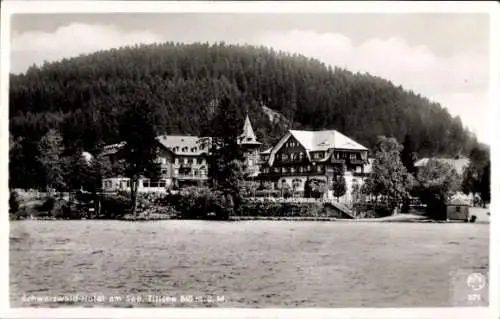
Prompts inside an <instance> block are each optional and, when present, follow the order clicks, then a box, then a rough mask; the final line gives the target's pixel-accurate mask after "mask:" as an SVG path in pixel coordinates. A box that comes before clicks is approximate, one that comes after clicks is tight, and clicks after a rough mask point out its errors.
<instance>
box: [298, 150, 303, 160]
mask: <svg viewBox="0 0 500 319" xmlns="http://www.w3.org/2000/svg"><path fill="white" fill-rule="evenodd" d="M299 159H300V160H303V159H304V153H302V152H299Z"/></svg>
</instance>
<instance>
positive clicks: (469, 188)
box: [462, 147, 491, 204]
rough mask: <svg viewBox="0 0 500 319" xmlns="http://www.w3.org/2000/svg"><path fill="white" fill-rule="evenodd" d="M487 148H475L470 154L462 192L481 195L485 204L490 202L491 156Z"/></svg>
mask: <svg viewBox="0 0 500 319" xmlns="http://www.w3.org/2000/svg"><path fill="white" fill-rule="evenodd" d="M489 153H490V152H489V149H488V148H487V147H475V148H474V149H473V150H472V151H471V153H470V154H469V160H470V162H469V165H468V166H467V167H466V168H465V170H464V172H463V179H462V191H463V192H464V193H466V194H470V193H472V194H473V195H477V194H479V195H480V196H481V200H482V201H483V204H486V203H488V202H489V201H490V189H489V188H490V174H491V173H490V165H491V164H490V163H491V160H490V154H489Z"/></svg>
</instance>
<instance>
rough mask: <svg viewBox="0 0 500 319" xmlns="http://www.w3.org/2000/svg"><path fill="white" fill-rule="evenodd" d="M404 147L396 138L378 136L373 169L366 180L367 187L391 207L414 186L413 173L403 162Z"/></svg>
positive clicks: (400, 202)
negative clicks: (401, 153) (401, 154)
mask: <svg viewBox="0 0 500 319" xmlns="http://www.w3.org/2000/svg"><path fill="white" fill-rule="evenodd" d="M402 148H403V147H402V146H401V145H400V144H399V143H398V142H397V140H396V139H395V138H387V137H385V136H380V137H378V139H377V145H376V147H375V156H374V162H373V171H372V174H371V175H370V176H369V177H368V179H367V181H366V184H367V186H366V189H367V190H369V191H370V192H371V194H372V195H374V196H376V197H377V198H379V197H382V199H383V200H384V201H385V202H386V203H387V204H388V205H389V207H390V208H391V209H394V208H396V207H397V206H398V205H399V204H402V203H403V201H404V200H405V199H407V198H408V197H409V196H410V195H409V190H410V188H411V186H412V177H411V174H409V173H408V171H407V170H406V168H405V167H404V165H403V163H402V162H401V156H400V152H401V150H402Z"/></svg>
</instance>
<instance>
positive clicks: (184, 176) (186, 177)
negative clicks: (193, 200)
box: [175, 174, 208, 181]
mask: <svg viewBox="0 0 500 319" xmlns="http://www.w3.org/2000/svg"><path fill="white" fill-rule="evenodd" d="M175 178H176V179H178V180H190V181H198V180H200V181H202V180H206V179H207V178H208V177H207V175H190V174H189V175H188V174H179V175H177V176H175Z"/></svg>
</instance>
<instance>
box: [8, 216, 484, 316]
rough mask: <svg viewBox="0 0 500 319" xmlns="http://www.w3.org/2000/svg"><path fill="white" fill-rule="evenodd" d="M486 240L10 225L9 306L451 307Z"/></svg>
mask: <svg viewBox="0 0 500 319" xmlns="http://www.w3.org/2000/svg"><path fill="white" fill-rule="evenodd" d="M488 241H489V225H488V224H466V223H463V224H462V223H458V224H419V223H418V224H413V223H407V224H394V223H355V222H286V221H275V222H272V221H248V222H217V221H213V222H211V221H178V220H169V221H158V222H143V223H141V222H135V223H134V222H123V221H96V220H90V221H14V222H11V223H10V295H11V306H12V307H19V306H65V307H67V306H72V305H73V306H91V307H92V306H93V307H103V306H118V307H141V306H161V307H165V306H176V307H179V306H203V307H205V306H213V307H363V306H365V307H403V306H405V307H410V306H411V307H420V306H423V307H435V306H451V305H453V304H454V298H455V297H453V296H454V292H453V289H455V288H453V289H451V288H450V287H452V284H453V282H452V281H453V280H452V279H450V272H451V271H452V270H456V269H458V270H461V269H462V270H463V269H465V270H468V269H473V270H477V271H486V270H487V268H488ZM75 295H79V296H80V297H79V298H89V299H71V300H72V301H68V300H66V301H64V302H63V301H62V299H61V300H58V302H56V303H54V302H53V301H55V300H53V301H51V300H48V299H43V298H49V297H50V298H53V297H57V296H66V297H68V296H75ZM91 296H96V297H95V298H98V299H90V298H91ZM161 296H162V297H161ZM188 296H193V297H194V299H193V300H191V299H190V297H188ZM197 296H200V297H203V300H202V299H196V298H195V297H197ZM115 297H116V298H115ZM132 297H133V298H132ZM138 297H141V299H140V300H139V299H138ZM170 297H176V299H175V300H174V299H173V298H170ZM35 298H41V299H35ZM99 298H102V299H99ZM120 298H121V299H120ZM149 298H151V299H149ZM155 298H156V299H155ZM181 298H182V299H183V301H184V302H182V303H181V302H180V300H181ZM208 298H211V299H209V300H207V299H208ZM217 298H218V299H217ZM75 301H76V302H75Z"/></svg>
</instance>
